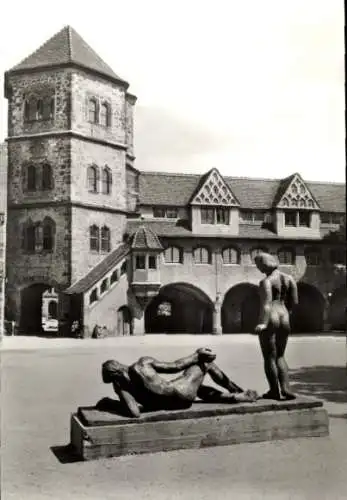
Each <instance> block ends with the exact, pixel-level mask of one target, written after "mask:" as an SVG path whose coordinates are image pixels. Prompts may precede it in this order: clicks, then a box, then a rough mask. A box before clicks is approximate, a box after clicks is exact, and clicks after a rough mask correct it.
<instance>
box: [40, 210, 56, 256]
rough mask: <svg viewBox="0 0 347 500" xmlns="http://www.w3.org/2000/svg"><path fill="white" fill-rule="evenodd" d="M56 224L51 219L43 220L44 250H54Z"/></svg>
mask: <svg viewBox="0 0 347 500" xmlns="http://www.w3.org/2000/svg"><path fill="white" fill-rule="evenodd" d="M54 236H55V222H54V220H52V219H51V218H50V217H45V219H44V220H43V237H42V248H43V250H46V251H52V250H53V248H54Z"/></svg>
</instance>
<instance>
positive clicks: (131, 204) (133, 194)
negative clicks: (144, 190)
mask: <svg viewBox="0 0 347 500" xmlns="http://www.w3.org/2000/svg"><path fill="white" fill-rule="evenodd" d="M126 190H127V210H129V211H130V212H134V211H135V210H136V207H137V200H138V195H139V186H138V174H137V172H136V171H135V170H133V169H132V168H129V167H127V168H126Z"/></svg>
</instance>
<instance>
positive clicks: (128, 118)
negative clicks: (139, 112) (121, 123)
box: [125, 95, 134, 156]
mask: <svg viewBox="0 0 347 500" xmlns="http://www.w3.org/2000/svg"><path fill="white" fill-rule="evenodd" d="M125 134H126V136H125V141H126V144H127V146H128V154H129V155H131V156H133V155H134V104H133V98H132V97H130V96H129V95H126V101H125Z"/></svg>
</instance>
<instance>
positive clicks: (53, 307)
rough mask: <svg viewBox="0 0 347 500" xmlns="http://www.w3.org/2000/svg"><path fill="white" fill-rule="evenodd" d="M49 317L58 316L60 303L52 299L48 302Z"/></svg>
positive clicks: (55, 317)
mask: <svg viewBox="0 0 347 500" xmlns="http://www.w3.org/2000/svg"><path fill="white" fill-rule="evenodd" d="M48 317H49V318H52V319H57V318H58V304H57V302H56V301H55V300H50V301H49V303H48Z"/></svg>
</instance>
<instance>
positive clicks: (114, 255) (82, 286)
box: [64, 243, 130, 295]
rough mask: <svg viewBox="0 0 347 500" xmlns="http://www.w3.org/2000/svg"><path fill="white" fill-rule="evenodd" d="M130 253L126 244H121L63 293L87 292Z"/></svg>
mask: <svg viewBox="0 0 347 500" xmlns="http://www.w3.org/2000/svg"><path fill="white" fill-rule="evenodd" d="M129 251H130V247H129V245H128V244H127V243H123V244H121V245H120V246H119V247H118V248H116V249H115V250H114V251H113V252H111V253H110V254H109V255H107V257H105V258H104V260H102V261H101V262H100V263H99V264H97V265H96V266H95V267H94V268H93V269H92V270H91V271H89V273H88V274H86V275H85V276H83V278H81V279H80V280H78V281H76V283H74V284H73V285H71V286H70V287H69V288H67V289H66V290H64V293H66V294H68V295H73V294H77V293H84V292H86V291H87V290H89V289H90V288H91V287H92V286H93V285H94V284H95V283H97V282H98V281H99V280H100V279H101V278H102V277H103V276H104V275H105V274H106V273H107V272H108V271H110V270H111V269H112V267H114V266H115V265H117V264H118V262H120V261H121V260H122V259H123V258H124V257H125V256H126V255H127V254H128V253H129Z"/></svg>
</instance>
